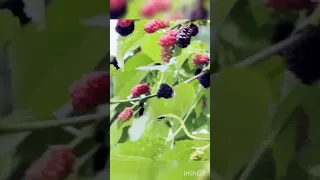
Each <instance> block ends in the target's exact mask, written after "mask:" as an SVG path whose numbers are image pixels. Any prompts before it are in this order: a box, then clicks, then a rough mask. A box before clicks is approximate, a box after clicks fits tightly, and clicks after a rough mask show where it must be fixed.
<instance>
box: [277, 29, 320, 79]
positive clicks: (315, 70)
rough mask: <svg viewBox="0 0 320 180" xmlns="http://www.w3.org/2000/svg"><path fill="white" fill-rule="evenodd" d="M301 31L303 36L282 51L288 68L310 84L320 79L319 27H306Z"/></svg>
mask: <svg viewBox="0 0 320 180" xmlns="http://www.w3.org/2000/svg"><path fill="white" fill-rule="evenodd" d="M301 33H303V34H304V37H302V38H301V40H299V41H298V42H296V43H293V44H292V45H291V46H290V47H288V48H287V49H285V50H284V51H283V52H282V55H283V56H284V58H285V59H286V61H287V66H288V69H289V70H290V71H291V72H292V73H293V74H294V75H295V76H296V77H297V78H298V79H300V81H301V82H302V83H303V84H305V85H312V84H314V83H315V82H316V81H317V80H319V79H320V71H319V67H320V61H319V59H320V53H319V46H320V28H316V27H311V26H309V27H307V28H306V29H304V30H303V31H301Z"/></svg>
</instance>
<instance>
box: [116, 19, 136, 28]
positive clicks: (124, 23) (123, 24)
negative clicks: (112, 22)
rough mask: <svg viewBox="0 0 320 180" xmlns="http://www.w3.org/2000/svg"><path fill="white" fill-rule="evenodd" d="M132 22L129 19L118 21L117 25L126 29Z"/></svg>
mask: <svg viewBox="0 0 320 180" xmlns="http://www.w3.org/2000/svg"><path fill="white" fill-rule="evenodd" d="M133 22H134V20H130V19H119V21H118V25H119V26H121V27H128V26H130V25H131V24H132V23H133Z"/></svg>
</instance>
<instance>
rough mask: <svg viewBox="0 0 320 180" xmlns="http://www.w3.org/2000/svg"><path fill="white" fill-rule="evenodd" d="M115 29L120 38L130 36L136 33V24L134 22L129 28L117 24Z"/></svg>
mask: <svg viewBox="0 0 320 180" xmlns="http://www.w3.org/2000/svg"><path fill="white" fill-rule="evenodd" d="M115 29H116V32H117V33H118V34H120V36H128V35H130V34H131V33H132V32H133V31H134V22H132V23H131V24H130V25H129V26H128V27H121V26H120V25H119V24H117V26H116V28H115Z"/></svg>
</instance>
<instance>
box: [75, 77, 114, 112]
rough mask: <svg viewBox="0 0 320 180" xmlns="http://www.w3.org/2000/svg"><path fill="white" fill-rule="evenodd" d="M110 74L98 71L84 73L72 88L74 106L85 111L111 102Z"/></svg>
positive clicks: (77, 109)
mask: <svg viewBox="0 0 320 180" xmlns="http://www.w3.org/2000/svg"><path fill="white" fill-rule="evenodd" d="M109 91H110V75H109V73H108V72H103V71H98V72H92V73H89V74H87V75H84V76H83V77H82V79H81V80H79V81H78V82H76V83H75V84H74V85H73V86H72V88H71V89H70V96H71V99H72V105H73V108H74V109H75V110H76V111H80V112H85V111H87V110H89V109H90V108H93V107H95V106H97V105H99V104H104V103H107V102H109V96H110V93H109Z"/></svg>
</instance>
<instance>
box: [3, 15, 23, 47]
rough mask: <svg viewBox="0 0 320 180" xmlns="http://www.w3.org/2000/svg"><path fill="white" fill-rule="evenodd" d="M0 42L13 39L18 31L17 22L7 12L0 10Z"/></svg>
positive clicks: (18, 25)
mask: <svg viewBox="0 0 320 180" xmlns="http://www.w3.org/2000/svg"><path fill="white" fill-rule="evenodd" d="M0 24H1V29H0V42H1V41H8V40H11V39H12V38H14V36H15V35H16V33H18V31H19V30H20V24H19V20H18V19H17V18H16V17H14V16H13V14H12V13H11V12H10V11H9V10H0Z"/></svg>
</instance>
